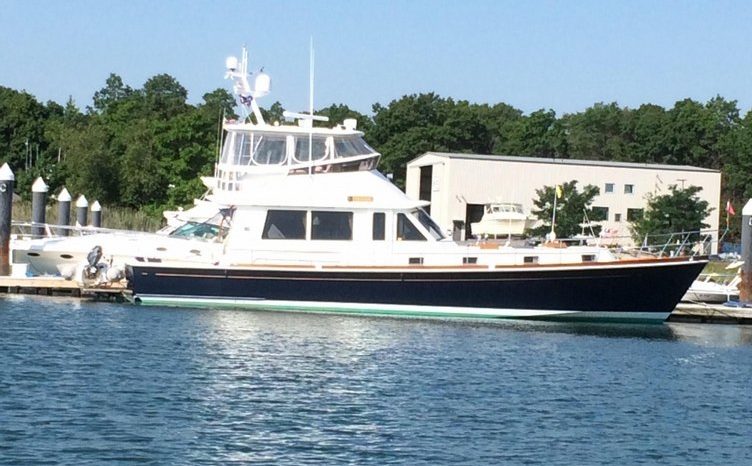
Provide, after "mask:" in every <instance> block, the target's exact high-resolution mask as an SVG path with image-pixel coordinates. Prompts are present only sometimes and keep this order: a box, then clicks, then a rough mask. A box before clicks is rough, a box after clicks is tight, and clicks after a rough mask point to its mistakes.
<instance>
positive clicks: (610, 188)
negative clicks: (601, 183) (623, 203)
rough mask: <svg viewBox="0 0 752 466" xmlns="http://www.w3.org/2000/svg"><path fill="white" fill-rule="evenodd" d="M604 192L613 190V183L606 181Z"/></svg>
mask: <svg viewBox="0 0 752 466" xmlns="http://www.w3.org/2000/svg"><path fill="white" fill-rule="evenodd" d="M606 192H607V193H612V192H614V184H613V183H606Z"/></svg>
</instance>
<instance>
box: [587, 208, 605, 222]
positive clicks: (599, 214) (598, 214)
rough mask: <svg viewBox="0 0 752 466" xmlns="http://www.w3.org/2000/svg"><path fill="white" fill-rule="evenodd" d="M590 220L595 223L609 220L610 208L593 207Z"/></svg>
mask: <svg viewBox="0 0 752 466" xmlns="http://www.w3.org/2000/svg"><path fill="white" fill-rule="evenodd" d="M590 220H592V221H594V222H600V221H604V220H608V207H593V208H592V209H591V210H590Z"/></svg>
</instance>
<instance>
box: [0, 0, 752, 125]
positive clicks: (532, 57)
mask: <svg viewBox="0 0 752 466" xmlns="http://www.w3.org/2000/svg"><path fill="white" fill-rule="evenodd" d="M311 40H313V46H314V49H315V87H314V89H315V91H314V102H315V103H314V106H315V107H317V108H321V107H325V106H328V105H330V104H333V103H343V104H346V105H348V106H350V107H351V108H353V109H355V110H358V111H360V112H362V113H367V114H370V113H371V109H372V105H373V104H374V103H380V104H382V105H388V104H389V102H391V101H392V100H395V99H399V98H400V97H402V96H403V95H407V94H413V93H420V92H435V93H437V94H439V95H441V96H442V97H452V98H454V99H456V100H469V101H470V102H474V103H488V104H495V103H499V102H504V103H507V104H510V105H512V106H514V107H516V108H519V109H520V110H522V111H523V112H525V113H530V112H533V111H536V110H539V109H553V110H554V111H556V113H557V115H563V114H565V113H574V112H579V111H583V110H585V109H586V108H588V107H590V106H592V105H593V104H594V103H596V102H606V103H609V102H617V103H618V104H619V105H621V106H626V107H630V108H636V107H639V106H640V105H641V104H645V103H653V104H658V105H662V106H664V107H667V108H669V107H671V106H673V104H674V103H675V102H676V101H678V100H681V99H684V98H692V99H695V100H698V101H701V102H706V101H707V100H709V99H710V98H712V97H714V96H716V95H721V96H722V97H724V98H726V99H730V100H737V101H738V105H739V107H740V109H741V110H742V114H745V113H747V112H748V111H749V110H750V109H752V2H749V1H723V0H716V1H691V0H684V1H660V0H652V1H644V0H629V1H628V0H623V1H617V0H611V1H607V0H600V1H596V0H579V1H533V0H530V1H526V0H517V1H505V0H465V1H458V0H446V1H442V0H435V1H427V0H409V1H408V0H402V1H398V0H394V1H391V0H383V1H375V0H373V1H362V0H349V1H333V0H331V1H328V0H316V1H312V0H309V1H281V0H280V1H269V0H267V1H265V2H261V1H255V0H248V1H234V0H228V1H209V0H203V1H201V0H192V1H181V2H178V1H171V0H150V1H144V0H128V1H124V0H120V1H118V0H99V1H91V0H85V1H84V0H66V1H46V0H0V86H5V87H10V88H12V89H16V90H25V91H27V92H29V93H30V94H32V95H34V96H35V97H36V98H37V99H38V100H40V101H42V102H46V101H48V100H53V101H56V102H58V103H61V104H64V103H65V102H66V101H67V100H68V98H69V96H70V97H72V98H73V99H74V101H75V103H76V104H77V105H78V106H79V107H80V108H82V109H83V108H85V107H86V106H89V105H91V103H92V100H91V99H92V96H93V95H94V92H96V91H97V90H99V89H101V88H102V87H104V84H105V80H106V79H107V77H108V76H109V74H110V73H116V74H118V75H120V76H121V77H122V78H123V80H124V82H125V83H126V84H128V85H130V86H131V87H133V88H140V87H141V86H142V85H143V83H144V82H145V81H146V80H147V79H149V78H150V77H152V76H155V75H157V74H160V73H168V74H170V75H172V76H173V77H175V78H176V79H177V80H178V81H179V82H180V83H181V84H182V85H183V86H184V87H185V88H186V89H187V90H188V93H189V96H188V99H189V102H191V103H194V104H196V103H200V102H201V101H202V96H203V94H204V93H206V92H210V91H212V90H214V89H217V88H225V89H228V90H229V89H230V83H229V81H225V80H223V76H224V63H225V58H226V57H227V56H229V55H239V54H240V51H241V48H242V46H243V45H246V46H247V47H248V49H249V53H250V69H251V70H258V69H259V68H261V67H263V68H264V71H265V72H267V73H268V74H270V75H271V77H272V93H271V95H270V96H268V97H266V98H264V99H263V100H261V101H260V104H261V105H262V106H267V107H268V106H270V105H271V104H272V103H273V102H275V101H280V102H281V103H282V105H283V107H284V108H286V109H288V110H293V111H301V110H304V109H307V108H308V89H309V43H310V41H311Z"/></svg>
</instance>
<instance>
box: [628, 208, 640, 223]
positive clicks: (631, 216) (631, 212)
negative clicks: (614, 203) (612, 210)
mask: <svg viewBox="0 0 752 466" xmlns="http://www.w3.org/2000/svg"><path fill="white" fill-rule="evenodd" d="M642 213H643V209H627V221H628V222H634V221H637V220H639V219H641V218H642Z"/></svg>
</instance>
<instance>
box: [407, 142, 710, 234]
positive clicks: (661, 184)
mask: <svg viewBox="0 0 752 466" xmlns="http://www.w3.org/2000/svg"><path fill="white" fill-rule="evenodd" d="M571 180H577V182H578V183H577V189H578V190H580V191H582V189H583V187H584V186H585V185H588V184H592V185H594V186H598V187H599V188H600V194H599V195H598V196H596V198H595V200H594V202H593V204H592V206H593V207H600V208H602V209H606V210H603V212H604V213H605V214H606V217H605V218H607V219H608V220H606V221H604V222H599V223H600V224H601V225H603V229H604V230H605V229H608V230H609V231H610V232H611V234H612V235H613V236H624V237H626V236H628V235H629V224H628V219H631V218H633V216H634V215H639V214H640V213H641V209H644V208H645V207H646V205H647V196H646V195H647V194H658V195H660V194H666V193H668V190H669V186H671V185H677V186H679V187H683V186H685V187H689V186H700V187H702V191H700V192H699V193H698V196H699V197H700V198H702V199H704V200H706V201H707V202H708V204H709V205H710V207H712V208H713V210H712V212H711V214H710V215H709V216H708V217H707V218H706V219H705V223H707V224H709V225H710V227H709V228H710V229H711V230H718V222H719V215H718V206H719V205H720V196H721V173H720V172H719V171H717V170H709V169H705V168H698V167H691V166H679V165H656V164H642V163H625V162H601V161H593V160H572V159H549V158H535V157H512V156H499V155H476V154H451V153H442V152H427V153H425V154H423V155H421V156H419V157H417V158H415V159H413V160H412V161H410V162H409V163H408V164H407V179H406V187H405V191H406V193H407V195H408V196H410V197H411V198H413V199H422V200H426V201H430V202H431V205H430V213H431V216H432V217H433V218H434V219H435V220H436V221H437V222H438V223H439V225H440V226H441V227H442V228H444V229H445V230H447V231H453V232H454V236H455V238H457V237H458V236H459V238H460V239H464V238H466V237H469V235H470V233H471V232H470V231H469V228H470V223H472V222H477V221H479V220H480V219H481V217H482V216H483V206H484V204H487V203H491V202H515V203H519V204H522V206H523V208H524V209H525V211H527V212H530V210H531V209H532V208H533V207H534V206H533V199H536V198H537V195H536V193H535V190H536V189H541V188H543V187H544V186H554V185H557V184H562V183H565V182H568V181H571ZM715 239H716V240H717V237H716V238H715Z"/></svg>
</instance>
